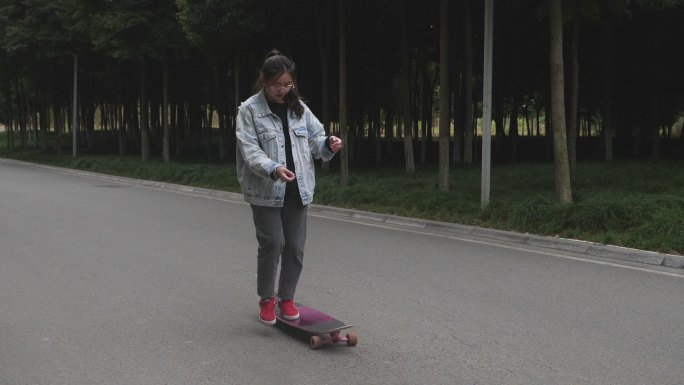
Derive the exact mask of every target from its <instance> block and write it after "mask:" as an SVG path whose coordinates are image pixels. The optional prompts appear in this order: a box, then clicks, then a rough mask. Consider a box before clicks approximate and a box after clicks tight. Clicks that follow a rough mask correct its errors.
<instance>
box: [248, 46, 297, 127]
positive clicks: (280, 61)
mask: <svg viewBox="0 0 684 385" xmlns="http://www.w3.org/2000/svg"><path fill="white" fill-rule="evenodd" d="M285 72H287V73H288V74H290V76H292V83H294V85H295V86H294V87H292V89H291V90H290V92H288V93H287V95H285V102H286V103H287V106H288V108H289V109H291V110H292V111H293V112H294V113H295V115H297V118H298V119H301V118H302V115H304V107H302V105H301V103H300V102H299V92H298V90H297V74H296V72H295V63H294V62H293V61H292V59H290V58H289V57H287V56H285V55H283V54H282V53H281V52H280V51H278V50H277V49H274V50H272V51H271V52H269V53H267V54H266V58H265V59H264V64H262V66H261V71H259V77H258V78H257V80H256V83H254V92H259V91H260V90H261V89H262V88H263V87H264V84H266V82H269V81H271V80H275V79H278V78H279V77H280V76H281V75H282V74H284V73H285Z"/></svg>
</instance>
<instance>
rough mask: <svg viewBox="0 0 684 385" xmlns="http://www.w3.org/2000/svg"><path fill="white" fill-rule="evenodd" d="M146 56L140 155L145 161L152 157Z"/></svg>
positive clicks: (142, 75) (142, 69) (142, 77)
mask: <svg viewBox="0 0 684 385" xmlns="http://www.w3.org/2000/svg"><path fill="white" fill-rule="evenodd" d="M145 64H146V63H145V58H141V59H140V155H141V159H142V161H143V162H147V161H148V160H149V159H150V132H149V127H148V125H149V119H148V110H147V92H146V87H145V82H146V80H147V79H146V78H147V73H146V71H147V69H146V65H145Z"/></svg>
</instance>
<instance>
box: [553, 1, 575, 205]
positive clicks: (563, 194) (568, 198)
mask: <svg viewBox="0 0 684 385" xmlns="http://www.w3.org/2000/svg"><path fill="white" fill-rule="evenodd" d="M549 26H550V29H549V43H550V52H549V53H550V59H549V61H550V69H551V126H552V128H553V149H554V153H553V155H554V164H555V172H554V174H555V179H556V196H557V198H558V199H559V200H560V201H561V202H563V203H572V186H571V183H570V166H569V163H568V144H567V131H566V128H565V124H566V122H565V81H564V77H563V76H564V75H563V12H562V4H561V0H549Z"/></svg>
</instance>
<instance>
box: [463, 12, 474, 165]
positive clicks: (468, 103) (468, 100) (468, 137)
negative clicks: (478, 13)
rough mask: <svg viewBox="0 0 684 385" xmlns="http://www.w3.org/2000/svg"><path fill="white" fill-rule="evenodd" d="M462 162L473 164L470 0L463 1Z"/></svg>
mask: <svg viewBox="0 0 684 385" xmlns="http://www.w3.org/2000/svg"><path fill="white" fill-rule="evenodd" d="M463 31H464V34H463V49H464V51H465V52H464V53H463V61H464V64H463V108H464V109H463V115H464V116H463V119H464V120H463V130H464V131H463V134H464V135H463V162H464V163H466V164H470V163H473V131H474V130H473V29H472V20H471V10H470V0H464V1H463Z"/></svg>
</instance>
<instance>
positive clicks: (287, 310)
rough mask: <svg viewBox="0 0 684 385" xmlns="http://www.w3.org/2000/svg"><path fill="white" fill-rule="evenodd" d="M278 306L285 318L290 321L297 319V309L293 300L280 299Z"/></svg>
mask: <svg viewBox="0 0 684 385" xmlns="http://www.w3.org/2000/svg"><path fill="white" fill-rule="evenodd" d="M278 306H280V312H281V313H283V317H285V319H287V320H290V321H294V320H297V319H299V310H297V308H296V307H295V305H294V300H291V299H281V300H280V302H279V303H278Z"/></svg>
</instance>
